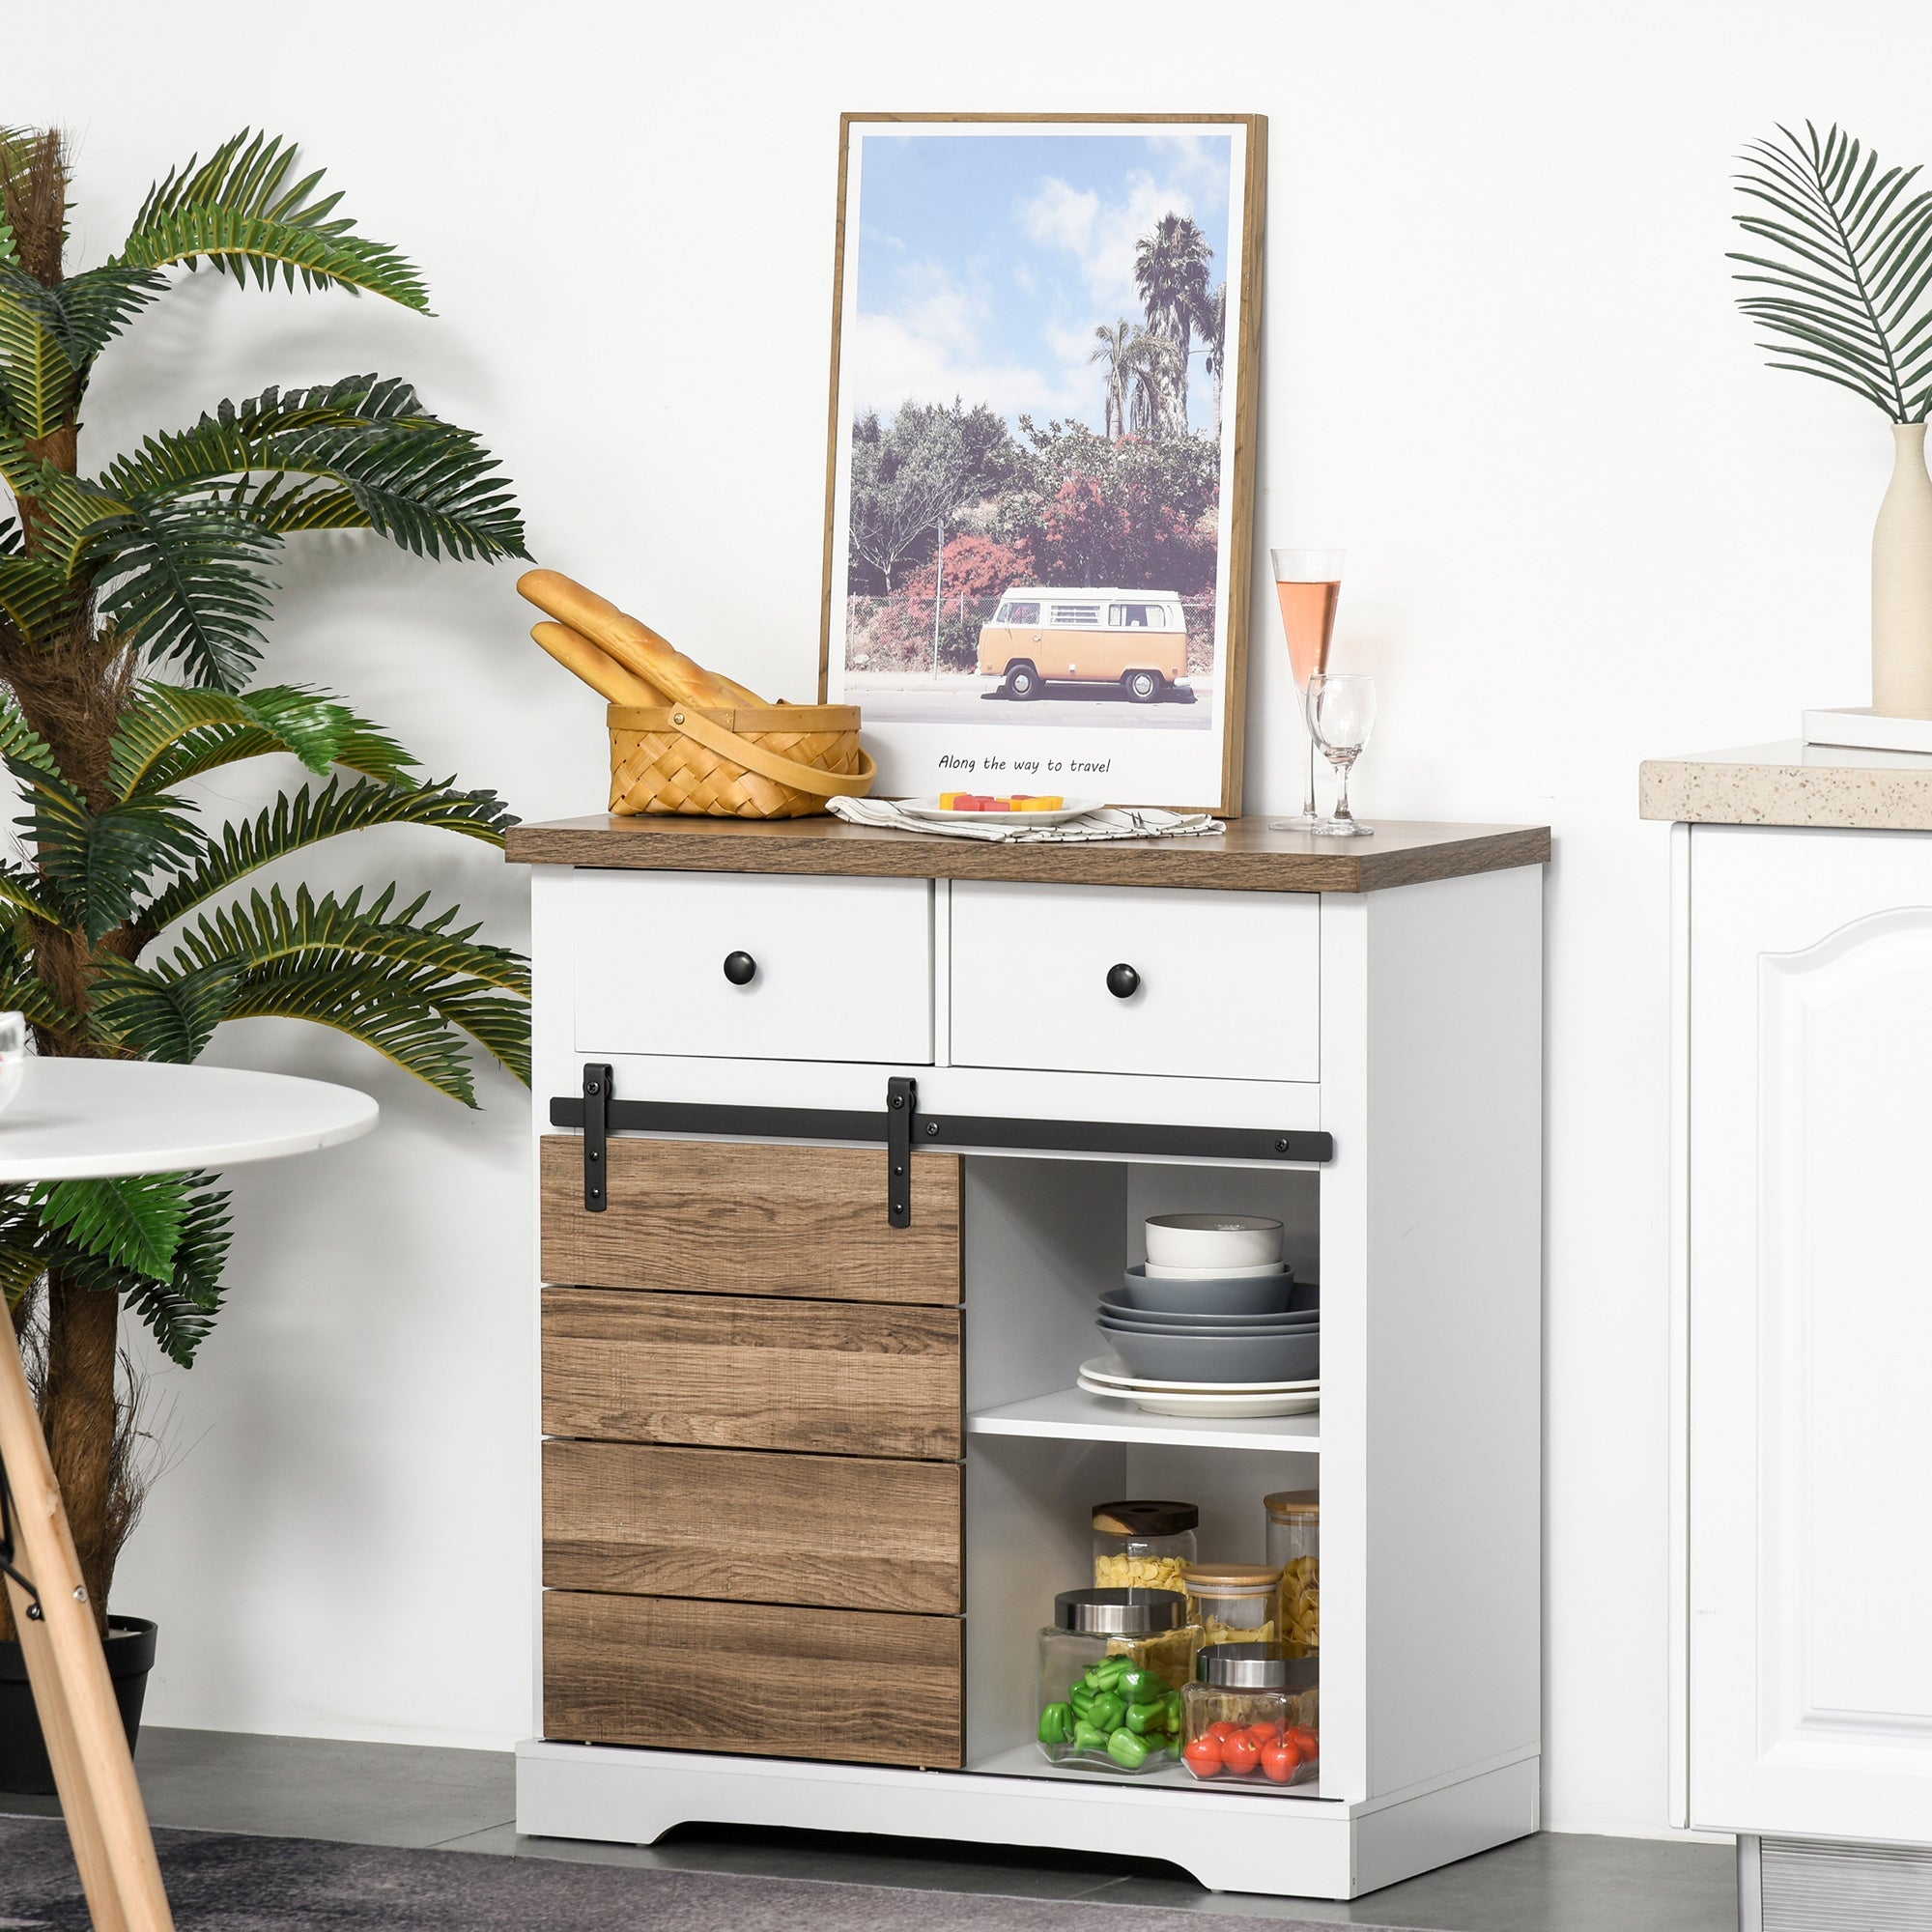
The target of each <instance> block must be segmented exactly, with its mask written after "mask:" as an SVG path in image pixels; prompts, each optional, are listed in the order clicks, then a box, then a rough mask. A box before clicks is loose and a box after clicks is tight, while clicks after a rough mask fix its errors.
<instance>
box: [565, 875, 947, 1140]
mask: <svg viewBox="0 0 1932 1932" xmlns="http://www.w3.org/2000/svg"><path fill="white" fill-rule="evenodd" d="M571 886H572V899H573V910H574V913H575V918H574V920H573V922H572V923H573V925H574V926H575V929H576V938H577V973H576V980H577V985H576V991H577V1041H576V1044H577V1050H578V1052H579V1053H582V1054H588V1055H593V1056H594V1055H597V1054H604V1053H669V1054H697V1055H704V1056H712V1057H718V1058H725V1059H732V1060H868V1061H884V1062H891V1063H893V1064H895V1065H897V1064H900V1063H905V1062H911V1063H914V1064H923V1063H928V1062H930V1061H931V1059H932V886H931V883H930V881H928V880H925V879H787V878H773V877H771V876H769V875H763V876H758V875H743V874H737V873H730V872H615V871H591V870H581V871H578V872H576V873H574V874H573V875H572V881H571ZM739 952H743V953H748V954H750V956H751V958H752V960H753V964H754V966H755V969H756V970H755V972H754V974H753V978H752V979H751V980H750V981H749V982H748V983H746V984H744V985H737V984H734V983H733V982H732V980H730V979H729V978H728V977H727V976H726V974H725V960H726V959H727V958H728V957H729V956H730V955H731V954H733V953H739ZM741 970H742V968H741ZM795 1104H796V1105H799V1106H810V1104H811V1101H810V1096H808V1095H806V1094H800V1095H798V1096H797V1098H796V1101H795Z"/></svg>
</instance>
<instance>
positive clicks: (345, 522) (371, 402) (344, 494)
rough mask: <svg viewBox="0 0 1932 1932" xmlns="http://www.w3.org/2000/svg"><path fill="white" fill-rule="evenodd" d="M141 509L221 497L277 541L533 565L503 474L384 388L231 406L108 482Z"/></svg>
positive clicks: (332, 388) (482, 452) (364, 383)
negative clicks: (358, 540)
mask: <svg viewBox="0 0 1932 1932" xmlns="http://www.w3.org/2000/svg"><path fill="white" fill-rule="evenodd" d="M102 485H103V487H105V488H109V489H112V490H114V491H115V492H117V493H119V494H123V495H126V496H127V497H129V498H131V499H133V500H137V501H143V502H149V501H155V502H159V501H202V500H206V499H207V498H208V497H210V495H211V494H218V496H219V497H220V500H222V501H224V502H226V503H228V504H230V505H232V506H233V507H234V508H236V509H237V510H238V511H241V512H243V513H245V514H246V515H247V516H248V517H250V518H251V519H252V520H253V521H255V522H256V523H257V524H259V525H260V526H261V527H262V528H263V529H265V530H268V531H270V532H272V533H273V534H275V535H276V536H284V535H287V534H289V533H290V532H292V531H297V530H316V529H368V530H374V531H375V532H376V533H377V534H378V535H379V536H383V537H386V538H387V539H388V540H389V541H390V542H392V543H394V544H397V545H400V546H401V547H402V548H404V549H406V550H409V551H412V552H414V553H415V554H418V555H425V556H432V557H434V556H440V555H443V554H448V555H451V556H457V557H497V556H522V555H525V554H526V552H525V549H524V529H523V521H522V519H521V517H520V516H519V515H518V513H517V509H516V505H515V503H514V502H513V500H512V499H511V497H510V493H509V488H508V485H507V484H506V482H505V481H504V479H503V477H502V475H501V473H500V471H499V469H498V468H497V461H496V459H495V458H494V457H492V456H491V455H490V453H489V452H488V450H486V449H485V448H484V447H483V445H482V442H481V441H480V440H479V439H478V438H477V437H476V436H475V435H474V434H473V433H472V432H470V431H469V430H465V429H460V428H458V427H457V426H456V425H454V424H452V423H446V422H444V421H442V420H441V419H440V417H437V416H435V415H432V414H431V413H430V412H428V411H427V410H425V409H424V408H423V407H422V404H421V402H420V400H419V399H418V397H417V395H416V392H415V390H414V389H413V388H412V387H411V385H410V384H407V383H401V382H396V381H394V380H391V379H386V378H383V377H378V376H348V377H344V378H342V379H341V380H340V381H338V382H334V383H327V384H318V385H316V386H315V387H313V388H309V389H294V390H290V391H287V392H286V393H284V392H283V391H281V390H279V389H266V390H264V391H263V392H262V394H260V395H259V396H251V397H249V398H248V399H247V400H246V401H244V402H241V403H233V402H224V403H222V404H220V405H219V406H218V407H217V408H216V410H215V411H214V412H213V414H212V415H211V414H204V415H203V416H202V417H201V418H200V420H199V421H198V422H196V423H195V424H194V425H193V426H192V427H191V428H188V429H185V430H178V431H172V432H168V433H166V434H163V435H159V436H151V437H148V438H147V439H146V440H144V441H143V442H142V445H141V447H140V448H139V449H138V450H135V451H134V452H132V453H131V454H129V455H128V456H124V457H122V458H120V459H119V460H118V461H117V462H115V463H113V464H112V465H110V466H109V467H108V469H106V470H105V471H104V472H103V474H102Z"/></svg>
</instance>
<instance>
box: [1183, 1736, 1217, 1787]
mask: <svg viewBox="0 0 1932 1932" xmlns="http://www.w3.org/2000/svg"><path fill="white" fill-rule="evenodd" d="M1180 1755H1181V1756H1182V1757H1183V1758H1184V1759H1185V1760H1186V1762H1187V1768H1188V1770H1189V1771H1191V1772H1192V1773H1193V1774H1194V1776H1196V1777H1219V1776H1220V1775H1221V1741H1220V1739H1219V1738H1210V1737H1208V1736H1207V1735H1205V1734H1204V1735H1203V1736H1201V1737H1198V1738H1196V1739H1194V1741H1193V1742H1192V1743H1191V1744H1189V1745H1188V1747H1187V1748H1186V1749H1185V1750H1184V1751H1182V1752H1181V1753H1180Z"/></svg>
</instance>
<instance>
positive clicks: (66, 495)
mask: <svg viewBox="0 0 1932 1932" xmlns="http://www.w3.org/2000/svg"><path fill="white" fill-rule="evenodd" d="M0 482H4V483H5V484H6V486H7V488H8V489H9V490H11V491H12V492H13V493H14V497H16V498H24V499H26V500H28V501H30V502H31V503H32V504H33V505H34V509H35V512H36V517H35V526H36V542H37V545H38V548H39V551H40V554H42V555H43V556H45V557H47V558H49V559H51V560H52V561H53V562H55V563H57V564H58V566H59V567H60V569H61V571H62V572H63V573H64V574H65V575H66V576H67V577H69V578H71V577H72V576H73V575H74V574H75V572H76V570H77V569H78V567H79V564H80V560H81V554H82V552H83V551H85V550H86V549H87V548H88V546H89V545H90V544H91V543H93V542H94V541H95V539H96V538H97V537H98V536H99V534H100V532H101V531H102V530H103V529H105V528H107V527H108V526H112V525H114V524H115V523H117V522H118V521H119V520H121V519H123V518H125V517H127V516H128V515H129V514H130V508H131V506H130V505H128V504H127V503H125V502H123V501H122V500H121V499H120V498H119V497H115V496H113V495H111V494H110V493H109V492H107V491H105V490H102V489H101V488H100V487H99V485H97V484H94V483H90V482H88V481H87V480H86V478H84V477H80V476H70V475H69V474H68V473H67V471H66V470H64V469H58V468H56V467H55V466H54V465H53V464H51V463H48V462H45V461H44V460H43V459H42V458H41V457H38V456H36V455H35V454H34V453H33V451H32V450H30V449H29V448H28V447H27V446H26V444H25V442H23V441H22V440H21V439H20V437H19V436H18V435H17V434H15V433H14V431H12V430H0Z"/></svg>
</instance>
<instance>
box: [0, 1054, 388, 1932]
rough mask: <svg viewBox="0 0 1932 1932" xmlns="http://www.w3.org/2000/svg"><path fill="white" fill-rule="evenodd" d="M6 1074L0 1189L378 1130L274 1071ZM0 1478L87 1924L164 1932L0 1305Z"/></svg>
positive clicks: (117, 1064)
mask: <svg viewBox="0 0 1932 1932" xmlns="http://www.w3.org/2000/svg"><path fill="white" fill-rule="evenodd" d="M11 1070H12V1069H9V1072H10V1073H11ZM19 1081H20V1084H19V1088H18V1091H17V1092H16V1093H15V1094H14V1097H13V1100H12V1103H11V1104H10V1105H7V1106H6V1107H4V1108H0V1182H13V1183H18V1182H21V1181H34V1180H106V1179H113V1178H115V1177H116V1176H120V1175H128V1174H178V1173H181V1172H182V1171H183V1170H185V1169H189V1168H224V1167H234V1166H236V1165H238V1164H239V1163H240V1162H242V1161H250V1160H275V1159H278V1158H279V1157H280V1156H281V1155H283V1154H291V1153H310V1152H312V1151H315V1150H316V1149H317V1148H326V1147H334V1146H336V1145H337V1144H338V1143H340V1142H342V1141H353V1140H355V1138H356V1137H357V1136H358V1135H361V1134H366V1133H367V1132H368V1131H369V1129H370V1128H371V1127H373V1126H374V1125H375V1124H376V1111H377V1110H376V1103H375V1101H374V1100H372V1099H370V1097H369V1096H368V1094H358V1093H357V1092H356V1091H355V1089H354V1088H353V1087H337V1086H333V1085H331V1084H330V1083H329V1082H327V1081H324V1080H298V1079H295V1078H293V1077H292V1076H291V1075H289V1074H286V1073H251V1072H247V1071H244V1070H242V1069H241V1068H238V1067H229V1066H168V1065H157V1064H156V1063H154V1062H150V1061H138V1060H54V1059H46V1060H43V1059H40V1058H38V1057H36V1058H33V1059H30V1060H28V1061H27V1062H26V1063H25V1065H23V1066H21V1067H20V1069H19ZM0 1484H5V1485H6V1486H7V1487H8V1488H10V1489H11V1491H12V1493H13V1495H14V1498H15V1499H16V1501H18V1502H20V1503H21V1504H22V1505H23V1506H22V1507H21V1508H19V1509H17V1510H14V1511H11V1512H10V1513H9V1517H8V1520H9V1521H10V1523H11V1525H12V1528H13V1531H14V1536H15V1537H16V1538H17V1544H16V1546H15V1547H16V1548H17V1552H18V1554H17V1559H16V1560H17V1561H18V1562H19V1563H20V1564H22V1565H23V1566H24V1569H25V1572H26V1574H27V1575H28V1576H30V1577H32V1579H33V1586H34V1589H35V1593H36V1601H35V1609H34V1611H33V1612H32V1613H31V1614H30V1613H29V1610H28V1603H29V1597H28V1595H27V1593H26V1591H25V1590H23V1589H22V1588H21V1587H19V1580H18V1579H19V1572H17V1571H16V1572H15V1573H14V1576H13V1577H9V1578H8V1580H7V1581H6V1582H5V1583H4V1584H0V1589H5V1590H6V1592H7V1593H8V1595H9V1597H10V1599H11V1601H12V1605H13V1609H14V1623H15V1627H16V1629H17V1630H18V1633H19V1636H20V1642H21V1646H22V1648H23V1650H24V1651H25V1652H26V1662H27V1676H28V1680H29V1682H30V1683H31V1684H32V1686H33V1690H34V1700H35V1703H36V1705H37V1707H38V1709H39V1711H40V1716H41V1724H42V1729H43V1733H44V1734H45V1737H46V1741H47V1751H48V1755H49V1756H50V1757H51V1758H52V1760H53V1766H54V1781H55V1783H56V1785H57V1786H58V1787H59V1790H60V1798H61V1809H62V1811H63V1812H64V1813H65V1815H66V1818H67V1822H68V1831H69V1833H70V1835H71V1838H72V1841H73V1853H74V1859H75V1861H76V1863H77V1864H78V1866H79V1868H80V1876H81V1883H82V1886H83V1888H84V1889H85V1890H86V1893H87V1901H88V1906H89V1909H90V1911H91V1913H92V1916H93V1918H94V1922H95V1923H96V1924H97V1925H105V1924H111V1925H118V1926H123V1927H126V1928H127V1932H169V1928H170V1927H171V1926H172V1925H173V1923H174V1920H173V1918H172V1917H171V1916H170V1914H169V1911H168V1901H167V1893H166V1891H165V1890H164V1889H162V1885H161V1873H160V1867H159V1865H158V1864H156V1861H155V1845H154V1838H153V1836H152V1834H151V1833H150V1832H149V1830H148V1818H147V1812H146V1809H145V1807H144V1806H143V1805H142V1803H141V1793H140V1787H139V1786H138V1785H137V1784H136V1783H135V1781H134V1761H133V1758H132V1756H131V1755H130V1754H129V1752H128V1738H127V1733H126V1732H125V1731H124V1730H123V1729H122V1725H121V1717H120V1713H119V1711H118V1709H117V1708H116V1706H115V1701H114V1688H113V1685H112V1683H111V1682H110V1681H109V1679H108V1675H107V1664H106V1662H105V1660H104V1659H103V1658H102V1656H101V1650H100V1643H99V1639H98V1637H97V1636H96V1634H95V1627H94V1612H93V1609H92V1608H91V1607H90V1606H89V1605H88V1602H87V1592H86V1589H85V1588H84V1587H83V1586H82V1583H81V1578H80V1570H79V1566H78V1564H77V1562H76V1560H75V1557H74V1549H73V1541H72V1538H71V1535H70V1534H69V1530H68V1522H67V1512H66V1510H65V1509H64V1508H63V1507H62V1504H61V1499H60V1490H59V1487H58V1486H57V1485H56V1483H55V1481H54V1472H53V1466H52V1464H51V1463H50V1462H49V1461H48V1458H47V1450H46V1443H45V1440H44V1438H43V1435H42V1434H41V1425H40V1422H39V1419H38V1418H37V1416H36V1414H35V1410H34V1401H33V1394H32V1391H31V1390H30V1389H29V1387H28V1385H27V1378H26V1376H25V1375H24V1374H23V1372H22V1370H21V1365H20V1357H19V1353H18V1351H17V1350H16V1349H15V1347H14V1331H13V1326H12V1323H11V1322H10V1321H8V1319H7V1316H6V1313H5V1308H4V1304H0ZM7 1553H8V1555H9V1557H10V1559H11V1558H13V1557H14V1551H13V1550H9V1551H8V1552H7Z"/></svg>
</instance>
